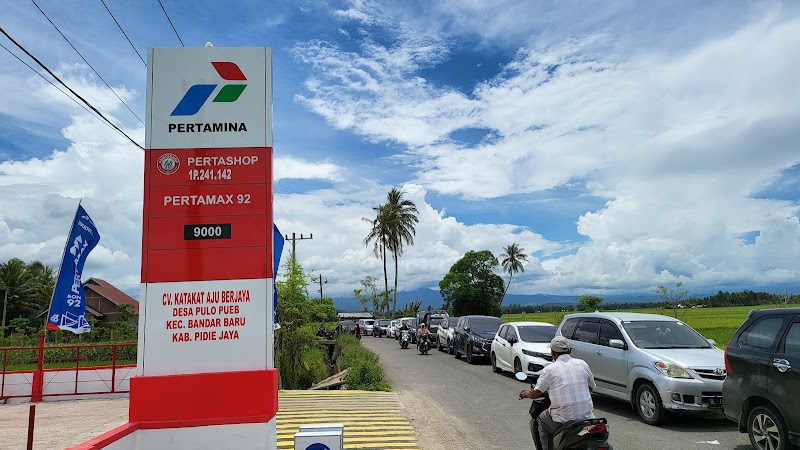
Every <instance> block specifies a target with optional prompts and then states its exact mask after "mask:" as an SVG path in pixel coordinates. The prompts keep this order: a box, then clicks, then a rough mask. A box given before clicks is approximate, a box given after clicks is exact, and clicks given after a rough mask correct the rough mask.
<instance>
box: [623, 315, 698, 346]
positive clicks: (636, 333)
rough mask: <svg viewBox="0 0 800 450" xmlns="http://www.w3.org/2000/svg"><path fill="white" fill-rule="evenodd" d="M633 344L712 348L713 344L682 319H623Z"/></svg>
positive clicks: (624, 326)
mask: <svg viewBox="0 0 800 450" xmlns="http://www.w3.org/2000/svg"><path fill="white" fill-rule="evenodd" d="M622 326H623V328H625V331H627V332H628V335H629V336H630V337H631V340H632V341H633V344H634V345H636V346H637V347H639V348H710V347H711V344H710V343H709V342H708V341H707V340H705V338H703V336H700V333H698V332H697V331H694V330H693V329H692V328H691V327H689V326H688V325H686V324H685V323H683V322H680V321H677V320H676V321H666V320H636V321H623V322H622Z"/></svg>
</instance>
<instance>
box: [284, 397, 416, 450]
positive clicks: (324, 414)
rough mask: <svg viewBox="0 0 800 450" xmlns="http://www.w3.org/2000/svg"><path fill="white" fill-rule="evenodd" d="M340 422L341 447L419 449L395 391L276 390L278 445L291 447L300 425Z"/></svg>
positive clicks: (381, 449) (390, 449)
mask: <svg viewBox="0 0 800 450" xmlns="http://www.w3.org/2000/svg"><path fill="white" fill-rule="evenodd" d="M315 423H340V424H344V448H347V449H351V448H353V449H362V450H366V449H380V450H392V449H398V450H400V449H402V450H409V449H411V450H419V445H418V444H417V438H416V436H415V433H414V428H413V427H412V426H411V423H410V422H409V421H408V419H406V417H405V416H404V415H403V411H402V409H401V406H400V401H399V400H398V399H397V394H395V393H393V392H370V391H279V392H278V416H277V427H278V449H294V434H295V433H297V431H298V429H299V428H300V425H312V424H315Z"/></svg>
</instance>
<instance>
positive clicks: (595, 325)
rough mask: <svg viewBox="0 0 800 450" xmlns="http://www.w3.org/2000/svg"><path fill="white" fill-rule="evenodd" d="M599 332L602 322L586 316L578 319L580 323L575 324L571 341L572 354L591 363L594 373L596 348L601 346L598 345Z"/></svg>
mask: <svg viewBox="0 0 800 450" xmlns="http://www.w3.org/2000/svg"><path fill="white" fill-rule="evenodd" d="M599 332H600V322H599V321H598V319H596V318H593V317H584V318H581V319H580V320H578V324H577V325H576V326H575V331H574V332H573V334H572V341H571V343H572V345H573V349H572V353H571V356H572V357H573V358H578V359H582V360H584V361H586V364H589V367H590V368H591V369H592V373H594V363H595V360H596V358H595V356H596V355H595V350H597V349H598V348H599V347H600V346H599V345H598V342H599V338H598V335H599Z"/></svg>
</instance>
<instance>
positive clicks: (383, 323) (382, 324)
mask: <svg viewBox="0 0 800 450" xmlns="http://www.w3.org/2000/svg"><path fill="white" fill-rule="evenodd" d="M389 323H391V320H379V321H378V325H380V326H382V327H385V326H386V325H389Z"/></svg>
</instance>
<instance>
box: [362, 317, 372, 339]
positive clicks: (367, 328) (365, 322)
mask: <svg viewBox="0 0 800 450" xmlns="http://www.w3.org/2000/svg"><path fill="white" fill-rule="evenodd" d="M358 326H359V327H361V334H362V335H364V336H372V334H373V328H374V327H375V319H359V320H358Z"/></svg>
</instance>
